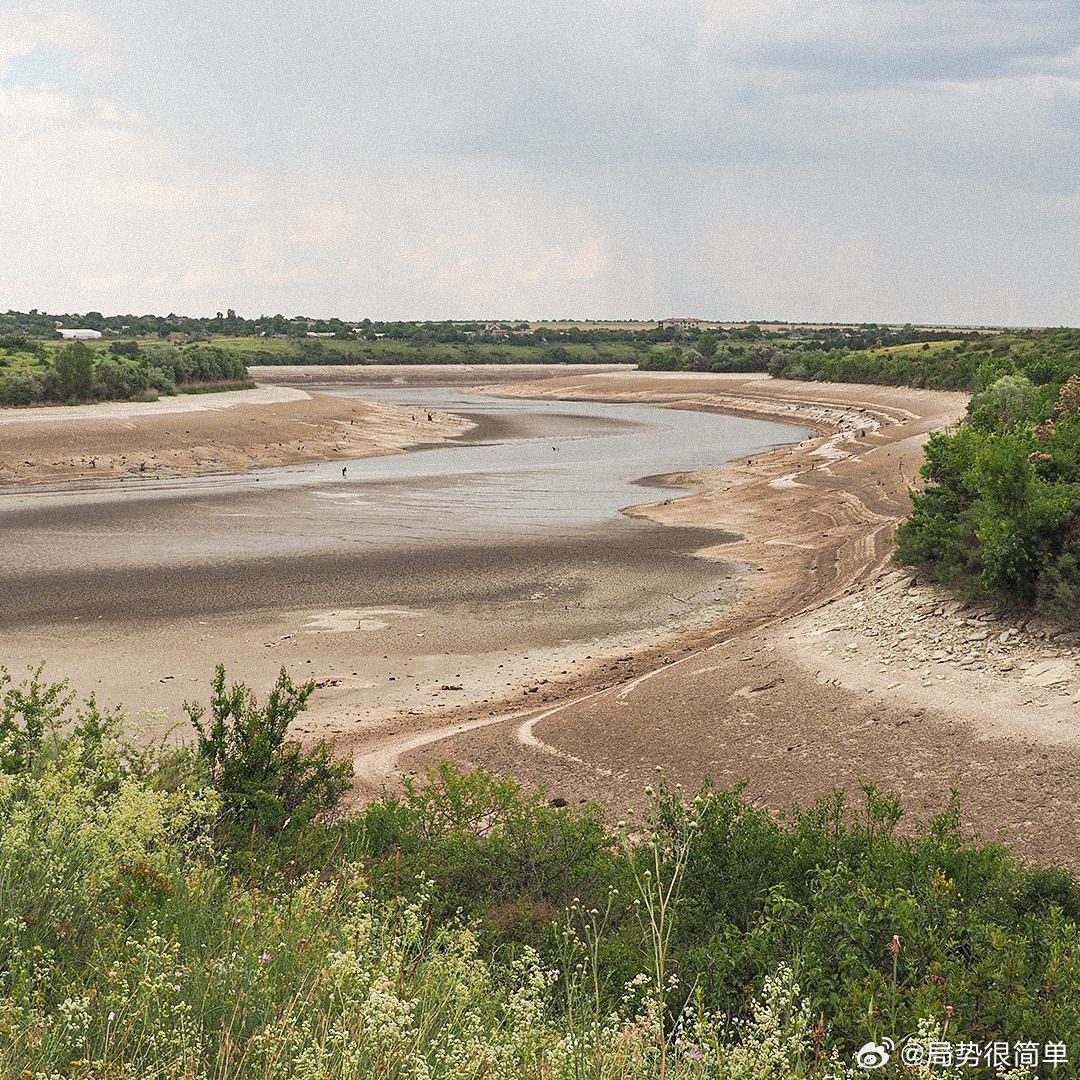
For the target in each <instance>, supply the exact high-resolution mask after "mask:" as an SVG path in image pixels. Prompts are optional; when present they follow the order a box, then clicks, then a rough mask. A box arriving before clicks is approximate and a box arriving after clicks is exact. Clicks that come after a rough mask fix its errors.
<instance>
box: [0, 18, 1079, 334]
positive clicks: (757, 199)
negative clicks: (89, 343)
mask: <svg viewBox="0 0 1080 1080" xmlns="http://www.w3.org/2000/svg"><path fill="white" fill-rule="evenodd" d="M30 307H37V308H41V309H47V310H50V311H53V310H66V311H73V310H75V311H85V310H90V309H96V310H100V311H104V312H128V311H136V312H144V311H156V312H162V313H164V312H168V311H176V312H181V313H185V314H204V313H213V312H214V311H217V310H224V309H225V308H227V307H233V308H235V309H237V311H239V312H240V313H241V314H245V315H255V314H260V313H263V312H265V313H274V312H279V311H280V312H282V313H284V314H287V315H292V314H297V313H304V314H309V315H335V314H336V315H341V316H343V317H348V318H360V317H363V316H370V317H372V318H469V317H481V318H482V317H485V316H486V317H511V316H517V317H525V318H551V317H576V318H583V317H594V318H655V317H662V316H668V315H676V314H678V315H682V314H686V315H697V316H701V317H706V318H717V319H791V320H817V319H831V320H852V321H862V320H874V321H877V320H881V321H885V320H889V321H892V320H901V321H909V320H910V321H925V322H978V323H995V324H999V323H1000V324H1021V325H1023V324H1049V325H1059V324H1071V325H1080V4H1078V3H1077V0H1017V2H1006V0H927V2H916V0H846V2H843V0H738V2H736V0H528V2H526V0H504V2H502V3H497V2H480V0H473V2H470V0H370V2H369V0H283V2H278V3H269V2H267V3H254V2H245V0H239V2H230V0H183V2H177V0H168V2H158V0H138V2H136V0H115V2H113V0H63V2H53V0H40V2H24V0H0V309H6V308H18V309H26V308H30Z"/></svg>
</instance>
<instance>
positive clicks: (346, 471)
mask: <svg viewBox="0 0 1080 1080" xmlns="http://www.w3.org/2000/svg"><path fill="white" fill-rule="evenodd" d="M341 475H342V476H348V475H349V466H348V465H342V466H341Z"/></svg>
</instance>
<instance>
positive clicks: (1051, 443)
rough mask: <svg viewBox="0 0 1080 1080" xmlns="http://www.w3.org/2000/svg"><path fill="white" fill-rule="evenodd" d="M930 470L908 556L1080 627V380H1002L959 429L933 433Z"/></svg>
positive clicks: (972, 590)
mask: <svg viewBox="0 0 1080 1080" xmlns="http://www.w3.org/2000/svg"><path fill="white" fill-rule="evenodd" d="M1039 374H1040V375H1043V376H1045V375H1046V374H1047V372H1046V371H1045V370H1042V371H1040V372H1039ZM922 473H923V476H924V477H925V479H926V480H927V481H928V482H929V483H928V485H927V486H926V487H925V488H924V489H923V490H922V491H919V492H915V493H914V495H913V499H914V510H913V512H912V515H911V517H910V518H909V519H908V520H907V521H906V522H905V523H904V524H903V525H902V526H901V527H900V530H899V533H898V547H897V557H898V558H899V559H900V560H901V561H903V562H907V563H915V564H920V565H923V566H925V567H927V568H928V570H929V572H930V573H931V574H932V576H933V577H934V578H935V579H936V580H938V581H941V582H944V583H946V584H949V585H951V586H953V587H956V588H958V589H960V590H962V591H964V592H967V593H969V594H973V595H980V596H984V597H987V598H989V599H990V600H992V601H994V602H995V603H997V604H1000V605H1002V606H1005V607H1007V608H1015V609H1020V608H1030V607H1039V608H1041V609H1043V610H1045V611H1047V612H1048V613H1050V614H1051V615H1053V616H1054V617H1056V618H1058V619H1061V620H1063V621H1065V622H1069V623H1072V624H1074V625H1080V376H1077V375H1071V376H1070V377H1069V379H1068V381H1067V382H1065V383H1064V384H1060V383H1056V382H1051V383H1049V384H1048V385H1043V386H1037V385H1035V383H1033V382H1032V381H1031V380H1030V379H1029V378H1028V377H1026V376H1022V375H1013V374H1009V375H1003V376H1000V377H999V378H998V379H996V380H995V381H994V382H993V383H991V384H990V385H989V386H988V387H987V388H986V389H984V390H981V391H980V392H979V393H976V394H975V395H974V397H973V398H972V402H971V409H970V418H969V421H968V422H967V423H966V424H964V425H963V426H961V428H960V429H959V430H958V431H956V432H955V433H952V434H935V435H932V436H931V437H930V440H929V442H928V443H927V446H926V461H925V464H924V465H923V468H922Z"/></svg>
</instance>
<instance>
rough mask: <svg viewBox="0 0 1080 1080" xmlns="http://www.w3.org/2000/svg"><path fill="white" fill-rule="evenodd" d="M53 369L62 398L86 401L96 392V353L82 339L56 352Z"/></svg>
mask: <svg viewBox="0 0 1080 1080" xmlns="http://www.w3.org/2000/svg"><path fill="white" fill-rule="evenodd" d="M53 370H54V372H55V373H56V382H57V389H58V391H59V394H60V397H61V399H62V400H64V401H86V400H88V399H89V397H90V395H91V394H92V393H93V392H94V354H93V352H92V351H91V349H90V348H89V347H87V346H86V345H84V344H83V343H82V342H81V341H73V342H72V343H71V344H70V345H68V346H67V348H65V349H61V350H60V352H58V353H57V354H56V359H55V360H54V361H53Z"/></svg>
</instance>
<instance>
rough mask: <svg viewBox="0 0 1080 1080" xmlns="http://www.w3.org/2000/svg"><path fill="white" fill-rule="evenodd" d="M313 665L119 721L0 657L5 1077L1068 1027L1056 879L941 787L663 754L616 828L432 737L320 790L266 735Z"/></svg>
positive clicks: (759, 1068) (640, 1055)
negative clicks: (667, 766)
mask: <svg viewBox="0 0 1080 1080" xmlns="http://www.w3.org/2000/svg"><path fill="white" fill-rule="evenodd" d="M309 685H310V684H305V685H304V686H301V687H296V686H295V685H293V684H292V683H291V682H290V681H289V680H288V677H287V676H286V675H284V674H283V675H282V677H281V678H280V679H279V681H278V683H277V685H276V686H275V687H274V688H273V689H272V690H271V693H270V695H269V696H268V698H267V699H266V703H265V704H261V705H260V704H259V703H258V702H257V701H255V699H254V698H253V697H252V695H251V694H250V692H249V691H247V690H246V688H243V687H233V688H230V689H226V684H225V678H224V673H223V672H221V671H220V670H219V672H218V673H217V675H216V676H215V680H214V685H213V688H212V701H211V707H210V710H209V712H208V713H205V714H204V713H199V722H200V724H201V725H202V731H201V733H200V738H199V741H198V743H197V745H196V746H195V747H193V748H191V749H189V750H179V751H177V750H158V751H139V750H135V749H133V748H132V747H131V746H130V745H128V744H126V743H125V741H124V740H123V737H122V735H121V725H122V723H123V717H122V714H120V713H117V712H109V711H107V710H102V709H100V708H99V707H98V706H97V704H96V703H95V702H93V701H92V700H91V701H89V702H87V703H85V704H84V705H83V706H81V707H79V708H78V709H77V710H76V711H74V712H73V708H74V706H73V702H72V699H71V696H70V695H69V694H68V693H67V691H66V688H65V687H63V686H62V685H57V684H50V683H48V682H46V681H45V680H44V679H43V678H42V675H41V672H40V670H39V671H38V672H35V673H32V674H31V676H30V677H29V678H28V679H27V680H24V682H23V683H22V684H20V685H19V686H15V685H13V684H12V682H11V680H10V679H9V678H8V676H7V674H6V673H4V675H3V676H2V677H0V748H2V754H0V1073H2V1074H3V1075H23V1076H34V1077H54V1076H73V1077H87V1078H89V1077H94V1078H101V1077H118V1078H119V1077H133V1076H149V1075H153V1076H162V1077H222V1078H224V1077H236V1076H253V1077H298V1078H299V1077H304V1078H307V1077H311V1078H316V1077H318V1078H323V1077H350V1078H351V1077H355V1078H357V1080H359V1078H367V1077H383V1076H386V1077H416V1078H421V1077H422V1078H431V1077H446V1078H450V1077H455V1078H457V1077H476V1078H478V1080H479V1078H481V1077H483V1078H500V1077H505V1078H507V1080H510V1078H513V1080H517V1078H521V1077H536V1078H538V1080H539V1078H541V1077H543V1078H545V1080H547V1078H563V1077H565V1078H567V1080H569V1078H571V1077H572V1078H575V1080H576V1078H578V1077H583V1076H588V1077H596V1078H601V1080H606V1078H609V1077H610V1078H612V1080H614V1078H615V1077H620V1078H627V1077H628V1078H640V1080H646V1078H650V1080H651V1078H654V1077H658V1076H665V1077H667V1076H670V1077H678V1078H690V1077H694V1078H698V1077H717V1078H720V1077H723V1078H731V1080H766V1078H770V1080H771V1078H773V1077H794V1076H821V1077H841V1076H848V1077H850V1076H854V1075H856V1073H855V1071H854V1069H853V1068H852V1067H851V1063H852V1057H851V1054H852V1051H853V1050H854V1048H856V1047H858V1046H860V1045H862V1043H863V1042H865V1041H867V1040H868V1039H871V1038H873V1039H876V1040H878V1041H880V1039H881V1038H882V1037H886V1036H892V1037H897V1038H899V1037H901V1036H902V1035H905V1034H908V1033H912V1032H915V1031H916V1030H921V1031H922V1032H923V1034H924V1035H925V1034H926V1033H928V1032H930V1033H933V1032H937V1033H940V1031H941V1030H942V1026H943V1025H944V1024H945V1022H946V1019H947V1018H948V1023H949V1024H950V1025H951V1026H950V1028H949V1030H950V1032H951V1037H952V1038H969V1039H971V1040H974V1041H986V1040H988V1039H990V1038H999V1039H1012V1040H1019V1039H1025V1040H1033V1041H1042V1040H1048V1039H1050V1040H1056V1041H1064V1042H1067V1043H1069V1044H1071V1045H1073V1046H1080V1019H1078V1017H1077V1010H1076V1002H1077V1000H1078V998H1077V994H1078V992H1080V991H1078V988H1080V948H1078V945H1080V941H1078V931H1077V917H1078V915H1080V887H1078V885H1077V882H1076V881H1075V879H1074V878H1073V877H1072V876H1070V875H1069V874H1067V873H1065V872H1062V871H1054V870H1036V869H1029V868H1025V867H1023V866H1022V865H1020V864H1018V863H1017V862H1016V861H1014V860H1013V859H1011V858H1010V857H1009V856H1008V855H1007V853H1006V852H1005V851H1003V850H1002V849H1001V848H1000V847H998V846H996V845H992V844H985V843H982V842H979V841H976V840H974V839H972V838H970V837H968V836H966V835H965V834H964V833H963V832H962V830H961V829H960V827H959V824H958V815H957V811H956V808H955V806H953V807H950V808H949V809H948V810H947V811H946V812H945V813H944V814H943V815H942V816H941V817H939V818H938V819H937V820H936V821H934V822H933V823H932V824H931V825H930V826H929V827H927V828H926V829H924V830H922V831H920V832H918V833H916V834H915V835H907V836H904V835H900V834H899V833H898V832H897V824H898V821H899V818H900V812H899V807H898V806H897V804H896V801H895V800H894V799H893V798H891V797H890V796H887V795H884V794H881V793H879V792H877V791H875V790H874V789H872V788H868V789H867V792H866V799H865V803H864V805H862V806H860V807H857V808H849V807H847V806H845V804H844V802H843V800H842V799H841V798H840V797H839V796H836V797H834V798H831V799H829V800H826V801H823V802H822V803H820V804H818V805H816V806H814V807H812V808H810V809H808V810H806V811H802V812H798V813H795V814H793V815H792V816H791V817H790V818H789V819H788V820H778V819H777V818H775V817H774V816H772V815H771V814H769V813H767V812H765V811H763V810H761V809H758V808H756V807H754V806H752V805H751V804H750V803H749V802H748V801H747V800H746V799H744V798H743V796H742V793H741V791H739V790H734V791H727V792H718V791H714V790H712V789H710V788H705V789H703V790H702V791H701V792H699V793H698V794H697V795H695V796H694V797H693V798H691V799H687V798H684V797H683V795H682V794H681V793H680V792H679V791H672V790H669V789H668V788H666V787H665V786H664V785H663V784H660V785H659V786H658V789H657V790H656V791H655V792H652V794H651V798H650V809H649V811H648V813H647V815H646V817H645V819H644V820H643V821H642V822H641V823H640V824H639V825H636V826H633V827H631V828H630V829H629V830H627V829H625V828H620V829H616V830H615V831H612V830H611V829H609V828H607V827H606V826H605V825H604V824H603V822H602V821H601V819H600V818H599V816H598V814H597V812H596V810H595V809H594V808H592V807H580V808H561V809H560V808H555V807H552V806H550V805H549V804H548V803H547V802H546V801H545V800H544V798H543V797H542V796H541V795H529V794H526V793H524V792H523V791H522V790H521V789H520V788H519V787H518V786H517V785H515V784H514V783H513V782H512V781H510V780H507V779H499V778H496V777H493V776H491V775H489V774H486V773H482V772H479V773H471V774H462V773H459V772H457V771H455V770H454V769H452V768H450V767H449V766H445V767H443V768H442V769H441V770H439V771H437V772H436V773H434V774H432V775H430V776H429V777H427V778H425V779H413V780H411V781H410V782H409V783H407V785H406V787H405V789H404V792H403V793H402V794H401V795H387V796H385V797H383V798H382V799H380V800H379V801H377V802H375V803H372V804H370V805H368V806H366V807H362V808H360V809H357V810H355V811H353V812H352V813H347V814H346V813H342V812H341V811H340V806H339V802H338V800H339V798H340V796H341V785H340V783H338V782H337V781H339V780H341V779H343V778H344V775H345V773H346V772H347V769H344V768H339V770H338V772H337V773H335V774H334V775H333V776H332V777H331V776H329V775H328V774H327V772H326V769H327V767H329V768H331V769H333V763H332V762H330V759H329V757H328V756H327V755H326V753H325V751H321V750H316V752H315V753H314V754H311V753H309V752H305V751H303V750H301V749H300V748H299V747H296V746H295V745H291V744H290V743H289V740H288V736H287V727H288V722H289V721H290V720H291V719H292V718H295V716H296V714H297V713H298V711H299V710H300V709H302V708H303V707H304V705H305V704H306V701H307V697H308V694H309V693H310V689H309ZM195 711H196V712H197V713H198V710H197V709H196V710H195ZM298 776H300V777H307V778H308V780H312V779H314V780H315V781H316V782H314V783H304V782H301V783H299V784H298V783H296V778H297V777H298ZM290 810H291V813H289V814H288V816H287V817H283V816H282V815H283V814H285V813H286V812H288V811H290ZM860 1075H861V1074H860ZM885 1075H889V1074H888V1073H887V1072H886V1073H885ZM904 1075H905V1076H919V1075H929V1074H928V1073H925V1072H923V1073H920V1072H918V1071H916V1072H908V1071H905V1072H904ZM935 1075H939V1074H935Z"/></svg>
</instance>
